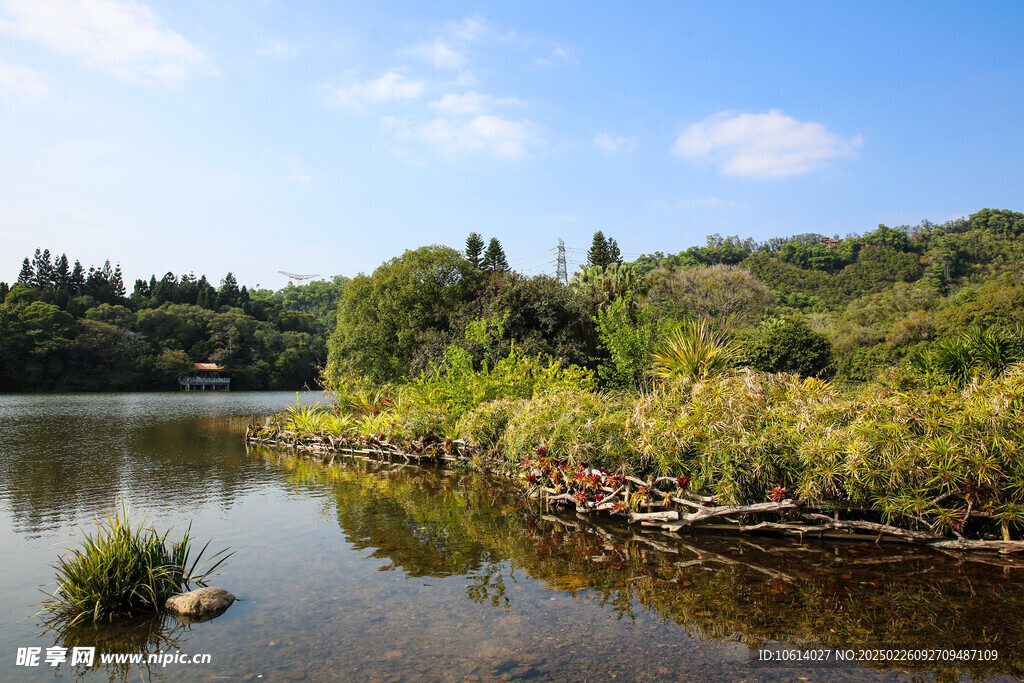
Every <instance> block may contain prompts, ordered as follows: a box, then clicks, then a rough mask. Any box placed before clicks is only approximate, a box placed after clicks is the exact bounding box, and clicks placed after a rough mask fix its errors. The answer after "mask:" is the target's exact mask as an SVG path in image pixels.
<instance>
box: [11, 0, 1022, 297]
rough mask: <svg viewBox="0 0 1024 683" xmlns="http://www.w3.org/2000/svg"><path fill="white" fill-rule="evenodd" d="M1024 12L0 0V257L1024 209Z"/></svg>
mask: <svg viewBox="0 0 1024 683" xmlns="http://www.w3.org/2000/svg"><path fill="white" fill-rule="evenodd" d="M371 5H373V6H371ZM1022 34H1024V3H1020V2H984V3H983V2H917V3H911V2H879V3H867V2H848V3H821V2H807V3H796V2H729V3H718V2H716V3H710V2H709V3H684V2H647V3H640V4H638V5H635V6H629V5H627V4H626V3H610V2H586V3H582V2H563V3H548V2H544V3H541V2H513V3H508V2H504V3H484V2H475V3H464V2H463V3H452V2H431V3H423V2H393V3H386V4H383V5H382V6H377V4H376V3H344V2H322V3H308V2H307V3H300V2H276V1H263V2H251V3H236V2H214V3H210V2H200V1H198V0H177V1H175V2H141V1H137V0H136V1H129V0H0V237H2V244H3V248H2V250H0V253H2V257H0V280H6V281H8V282H11V281H13V280H14V279H15V278H16V277H17V273H18V269H19V267H20V264H21V259H22V258H23V257H24V256H26V255H30V254H31V253H32V252H33V251H34V250H35V249H36V248H37V247H44V248H49V249H50V250H51V251H53V252H55V253H61V252H66V253H67V254H68V256H69V257H71V258H78V259H80V260H82V262H83V263H85V264H86V265H89V264H96V265H99V264H101V263H102V261H103V260H104V259H107V258H109V259H111V261H112V262H120V263H121V264H122V267H123V269H124V271H125V274H126V278H127V279H128V280H129V283H130V282H131V280H133V279H134V278H136V277H148V276H149V275H150V274H152V273H156V274H157V276H158V277H159V276H160V275H162V274H163V273H164V272H166V271H168V270H170V271H173V272H175V273H177V274H179V275H180V274H182V273H185V272H188V271H194V272H195V273H197V274H201V273H206V274H207V275H209V276H210V277H211V278H213V279H219V278H220V277H222V276H223V275H224V273H226V272H227V271H228V270H231V271H233V272H234V273H235V274H236V276H237V277H238V279H239V281H240V282H242V283H244V284H248V285H249V286H253V285H256V284H260V285H261V286H263V287H271V288H275V289H276V288H278V287H281V286H283V285H284V284H285V282H286V281H287V280H286V278H285V277H284V276H282V275H279V274H278V273H277V271H278V270H286V271H291V272H299V273H319V274H321V275H324V276H330V275H335V274H342V275H349V276H351V275H355V274H356V273H358V272H361V271H362V272H370V271H372V270H373V269H374V268H375V267H376V266H377V265H379V264H380V263H381V262H382V261H384V260H386V259H388V258H391V257H392V256H395V255H398V254H400V253H401V252H402V251H404V250H405V249H410V248H414V247H417V246H420V245H423V244H431V243H436V244H448V245H450V246H453V247H456V248H461V247H462V245H463V244H464V241H465V237H466V235H467V234H468V233H469V232H470V231H477V232H480V233H482V234H483V235H484V236H485V237H486V238H489V237H492V236H497V237H498V238H499V239H500V240H501V241H502V244H503V245H504V246H505V250H506V252H507V254H508V257H509V260H510V262H511V263H512V265H513V266H514V267H519V268H520V269H522V270H524V271H525V272H530V273H533V272H539V271H542V270H545V269H550V270H553V266H548V265H547V264H548V262H549V261H550V260H551V259H552V258H553V257H552V256H551V254H550V251H549V250H551V248H552V247H554V246H555V245H556V244H557V239H558V238H559V237H561V238H563V239H564V240H565V242H566V244H567V245H568V246H569V247H570V248H571V249H572V251H570V258H573V259H575V260H576V261H580V260H583V259H584V258H585V257H584V256H583V253H582V252H583V251H585V249H586V248H587V247H588V246H589V243H590V239H591V236H592V234H593V232H594V231H595V230H598V229H600V230H603V231H604V232H605V233H606V234H607V235H609V236H612V237H614V238H616V239H617V240H618V242H619V245H620V247H621V249H622V251H623V252H624V253H626V254H628V255H634V254H640V253H645V252H652V251H655V250H660V251H664V252H677V251H680V250H682V249H685V248H686V247H689V246H692V245H694V244H703V242H704V236H705V235H707V234H710V233H715V232H718V233H721V234H723V235H729V234H739V235H740V236H743V237H746V236H751V237H754V238H756V239H766V238H768V237H772V236H784V235H790V234H795V233H803V232H821V233H825V234H830V235H831V234H836V233H838V234H840V235H845V234H847V233H851V232H856V233H862V232H866V231H868V230H871V229H872V228H873V227H874V226H875V225H877V224H878V223H886V224H888V225H899V224H904V223H906V224H914V223H917V222H918V221H920V220H921V219H923V218H928V219H930V220H933V221H943V220H946V219H948V218H951V217H954V216H959V215H964V214H967V213H971V212H973V211H976V210H978V209H980V208H983V207H992V208H1007V209H1013V210H1024V177H1022V171H1021V169H1022V167H1024V163H1022V162H1024V126H1022V125H1021V121H1022V112H1024V40H1022V39H1021V36H1022ZM129 286H130V285H129Z"/></svg>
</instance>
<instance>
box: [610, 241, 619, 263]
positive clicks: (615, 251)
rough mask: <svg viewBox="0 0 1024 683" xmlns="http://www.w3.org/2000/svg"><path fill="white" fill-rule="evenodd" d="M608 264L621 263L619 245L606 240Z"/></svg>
mask: <svg viewBox="0 0 1024 683" xmlns="http://www.w3.org/2000/svg"><path fill="white" fill-rule="evenodd" d="M608 263H609V264H611V263H622V252H621V251H619V243H618V242H616V241H615V240H613V239H612V238H610V237H609V238H608Z"/></svg>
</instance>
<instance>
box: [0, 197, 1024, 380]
mask: <svg viewBox="0 0 1024 683" xmlns="http://www.w3.org/2000/svg"><path fill="white" fill-rule="evenodd" d="M588 256H589V258H588V260H589V265H588V266H585V267H583V268H581V269H580V270H579V271H578V272H577V273H575V274H573V276H572V278H571V280H570V282H569V283H568V286H566V285H565V284H563V283H561V282H560V281H558V280H556V279H554V278H552V277H548V276H537V277H525V276H522V275H520V274H518V273H516V272H513V271H511V270H510V269H509V267H508V263H507V259H506V256H505V253H504V250H503V249H502V247H501V244H500V242H499V241H498V240H497V239H496V238H490V240H489V241H487V240H485V239H484V238H483V237H482V236H481V235H479V234H477V233H472V234H471V235H470V236H469V238H468V239H467V241H466V245H465V249H464V250H463V251H458V250H455V249H452V248H449V247H440V246H425V247H421V248H419V249H414V250H410V251H408V252H406V253H405V254H403V255H401V256H398V257H395V258H393V259H391V260H389V261H387V262H386V263H384V264H382V265H381V266H380V267H379V268H377V269H376V270H375V271H374V272H373V273H372V274H369V275H359V276H357V277H355V278H353V279H352V280H349V279H348V278H344V277H341V276H336V277H334V278H333V279H332V280H329V281H314V282H311V283H308V284H306V285H303V286H295V285H293V284H291V283H289V285H288V286H287V287H285V288H283V289H281V290H278V291H276V292H275V291H270V290H250V289H247V288H246V287H245V286H239V284H238V282H237V281H236V280H235V278H234V276H233V275H232V274H231V273H228V274H227V275H226V276H225V277H224V278H223V279H222V280H220V281H219V283H217V284H216V285H215V284H214V283H212V282H210V281H209V280H208V279H207V278H206V276H201V277H198V278H197V277H196V276H195V275H194V274H191V273H189V274H186V275H182V276H180V277H178V276H176V275H175V274H173V273H167V274H166V275H164V276H163V277H162V278H160V279H157V278H156V277H155V276H153V277H151V278H150V279H149V280H148V281H147V280H137V281H136V282H135V283H134V287H133V289H132V291H131V293H129V292H128V291H127V289H126V287H125V285H124V283H123V281H122V275H121V270H120V267H119V266H117V267H113V268H112V267H111V265H110V263H109V262H107V263H105V264H104V265H103V266H102V267H90V268H88V270H86V269H85V268H84V267H83V266H82V264H81V263H80V262H78V261H75V262H74V263H73V264H72V263H71V262H70V261H69V260H68V257H67V256H66V255H63V254H62V255H60V256H59V257H55V256H52V255H51V253H50V252H49V251H45V250H44V251H40V250H37V251H36V253H35V255H34V256H33V257H32V258H26V259H25V260H24V262H23V265H22V270H21V274H20V276H19V278H18V281H17V282H16V283H15V284H14V285H13V286H10V287H9V286H8V285H7V284H5V283H0V300H2V301H3V303H2V304H0V390H3V391H25V390H29V391H34V390H64V391H81V390H120V389H170V388H174V387H175V386H176V379H177V377H178V376H180V375H181V374H183V373H184V372H185V371H186V370H187V369H188V368H189V367H190V366H191V363H193V362H205V361H212V362H216V363H220V364H223V365H226V366H227V367H228V368H229V370H230V374H231V376H232V378H233V387H235V388H238V389H264V388H299V387H301V386H303V385H307V384H308V385H311V386H312V385H313V384H314V383H315V382H316V381H317V380H318V378H319V370H318V368H319V367H321V366H322V365H323V364H324V363H325V361H327V360H328V359H329V360H330V362H329V364H328V368H329V371H328V374H327V376H328V379H329V380H330V381H332V382H335V383H336V382H339V381H343V382H346V383H350V384H360V383H363V384H372V385H375V386H379V385H382V384H386V383H392V382H402V381H407V380H411V379H415V378H416V377H419V376H420V375H421V374H423V373H427V374H431V373H437V372H444V367H445V364H446V363H449V362H450V361H451V359H452V357H453V353H454V350H460V351H462V352H464V353H465V354H466V357H467V358H468V359H469V362H470V363H471V364H472V365H473V366H474V367H475V368H478V369H479V368H480V367H482V365H483V364H485V363H487V364H490V365H493V364H494V363H497V362H499V361H501V360H502V359H505V358H508V357H509V355H510V354H511V353H512V352H513V350H515V352H516V353H518V354H521V355H522V356H524V357H533V356H540V357H546V358H549V359H551V360H553V361H554V362H556V363H557V364H559V365H563V366H568V365H575V366H578V367H581V368H585V369H588V370H591V371H593V372H594V373H595V377H596V380H597V382H598V384H599V385H600V386H601V387H603V388H605V389H610V390H625V389H642V388H643V387H644V386H647V385H649V384H650V383H651V382H652V381H654V380H653V375H652V374H651V373H650V369H651V364H652V362H653V356H652V350H653V349H655V348H656V347H657V346H658V345H659V344H660V343H662V342H664V341H665V340H667V339H668V338H669V337H671V332H672V330H673V329H674V327H677V326H678V325H679V324H680V323H682V322H685V321H687V320H691V321H692V320H701V321H706V322H707V323H708V324H709V325H710V326H711V327H712V328H713V329H714V330H715V332H716V333H718V334H722V335H724V336H725V337H727V338H728V339H730V340H731V341H732V342H733V344H734V345H735V346H736V348H737V349H738V352H739V354H740V358H739V359H738V360H737V361H736V362H737V363H739V364H740V365H747V366H750V367H753V368H757V369H760V370H763V371H768V372H787V371H788V372H798V373H801V374H803V375H813V376H816V377H822V378H833V377H834V378H837V379H840V380H855V381H864V380H869V379H871V378H873V377H874V376H875V375H876V374H877V372H878V371H879V370H881V369H884V368H886V367H891V366H894V365H900V364H907V365H910V364H917V365H918V366H921V365H922V364H927V363H928V362H931V360H933V359H941V358H942V357H943V356H942V353H943V352H942V349H945V352H956V351H957V348H960V347H957V348H952V347H955V346H956V344H960V345H961V347H963V348H960V352H961V356H963V355H964V354H967V355H970V354H969V352H970V349H969V348H968V347H967V346H964V344H967V342H965V341H963V340H960V341H957V340H958V339H959V338H960V337H961V336H962V335H963V333H965V332H966V331H967V330H970V329H972V328H978V329H983V330H991V331H998V333H999V334H1002V335H1004V336H1005V335H1013V334H1018V333H1017V332H1016V330H1017V328H1018V326H1020V325H1021V324H1022V323H1024V280H1022V276H1021V267H1020V264H1021V263H1024V214H1021V213H1019V212H1013V211H1007V210H993V209H983V210H981V211H979V212H977V213H975V214H972V215H971V216H970V217H968V218H966V219H958V220H954V221H949V222H947V223H943V224H935V223H931V222H929V221H922V222H921V223H920V224H918V225H915V226H897V227H894V228H890V227H887V226H885V225H879V226H878V227H877V229H875V230H872V231H870V232H867V233H865V234H863V235H859V236H858V235H848V236H846V237H845V238H844V239H839V236H838V235H836V236H834V237H828V236H826V235H823V234H814V233H811V234H802V235H795V236H792V237H787V238H773V239H771V240H768V241H766V242H760V243H759V242H755V241H754V240H751V239H740V238H739V237H736V236H733V237H725V238H723V237H721V236H719V235H712V236H709V237H708V238H707V243H706V245H705V246H701V247H691V248H689V249H687V250H685V251H682V252H679V253H677V254H664V253H661V252H656V253H654V254H648V255H644V256H641V257H640V258H638V259H636V260H635V261H633V262H631V263H627V262H623V259H622V257H621V254H620V251H619V247H618V244H617V243H616V241H615V240H614V239H612V238H608V237H606V236H605V235H604V234H603V233H601V232H598V233H596V234H595V235H594V240H593V244H592V246H591V249H590V253H589V254H588ZM1018 336H1019V334H1018ZM979 343H980V342H979ZM943 345H945V346H943ZM947 347H948V348H947ZM951 349H952V351H951ZM965 349H966V350H965ZM948 355H949V353H947V356H948ZM954 355H955V353H954ZM965 357H966V356H965Z"/></svg>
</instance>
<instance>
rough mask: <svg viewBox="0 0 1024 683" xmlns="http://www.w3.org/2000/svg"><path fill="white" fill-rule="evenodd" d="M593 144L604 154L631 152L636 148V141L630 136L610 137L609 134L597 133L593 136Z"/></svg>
mask: <svg viewBox="0 0 1024 683" xmlns="http://www.w3.org/2000/svg"><path fill="white" fill-rule="evenodd" d="M594 144H595V145H597V146H598V147H600V148H601V149H603V150H604V151H606V152H612V153H615V152H631V151H632V150H633V148H634V147H635V146H636V140H635V139H634V138H633V137H632V136H630V137H628V138H624V137H612V135H611V134H609V133H598V134H597V135H595V136H594Z"/></svg>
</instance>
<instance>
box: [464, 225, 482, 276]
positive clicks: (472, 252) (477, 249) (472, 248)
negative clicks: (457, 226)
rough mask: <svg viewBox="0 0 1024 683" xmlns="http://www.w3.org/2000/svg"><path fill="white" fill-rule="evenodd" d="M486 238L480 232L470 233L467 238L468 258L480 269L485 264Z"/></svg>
mask: <svg viewBox="0 0 1024 683" xmlns="http://www.w3.org/2000/svg"><path fill="white" fill-rule="evenodd" d="M483 252H484V238H483V237H482V236H481V235H480V233H478V232H471V233H469V237H467V238H466V252H465V253H466V260H467V261H469V262H470V263H472V264H473V267H474V268H477V269H479V268H480V266H481V265H482V264H483Z"/></svg>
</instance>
